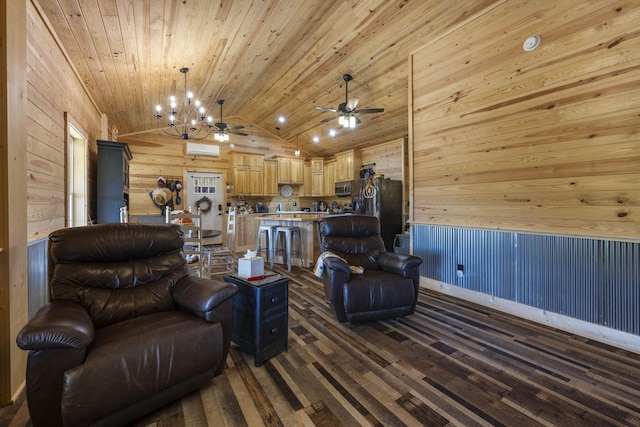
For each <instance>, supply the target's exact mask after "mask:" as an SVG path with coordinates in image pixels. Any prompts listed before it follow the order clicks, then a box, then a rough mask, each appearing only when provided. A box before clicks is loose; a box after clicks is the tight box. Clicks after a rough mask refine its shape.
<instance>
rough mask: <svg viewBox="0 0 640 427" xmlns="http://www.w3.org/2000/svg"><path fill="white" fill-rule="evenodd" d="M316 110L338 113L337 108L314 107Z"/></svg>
mask: <svg viewBox="0 0 640 427" xmlns="http://www.w3.org/2000/svg"><path fill="white" fill-rule="evenodd" d="M313 108H315V109H316V110H322V111H331V112H333V113H337V112H338V110H336V109H335V108H325V107H313Z"/></svg>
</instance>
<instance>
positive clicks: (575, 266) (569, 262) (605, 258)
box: [413, 225, 640, 335]
mask: <svg viewBox="0 0 640 427" xmlns="http://www.w3.org/2000/svg"><path fill="white" fill-rule="evenodd" d="M413 232H414V239H413V245H414V248H413V252H414V254H415V255H417V256H419V257H422V259H423V260H424V263H423V264H422V266H421V275H422V276H424V277H428V278H430V279H434V280H437V281H440V282H444V283H448V284H452V285H455V286H459V287H461V288H465V289H469V290H473V291H477V292H482V293H485V294H488V295H492V296H495V297H497V298H503V299H506V300H509V301H514V302H517V303H521V304H526V305H529V306H532V307H536V308H540V309H543V310H547V311H550V312H553V313H558V314H562V315H565V316H569V317H573V318H575V319H579V320H583V321H586V322H590V323H594V324H597V325H601V326H607V327H610V328H613V329H617V330H620V331H623V332H628V333H632V334H636V335H640V244H639V243H633V242H618V241H610V240H597V239H581V238H572V237H561V236H544V235H534V234H523V233H509V232H501V231H487V230H472V229H462V228H451V227H442V226H424V225H414V226H413ZM458 266H461V267H462V274H459V273H457V270H458Z"/></svg>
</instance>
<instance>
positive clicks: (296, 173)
mask: <svg viewBox="0 0 640 427" xmlns="http://www.w3.org/2000/svg"><path fill="white" fill-rule="evenodd" d="M291 183H292V184H304V160H302V159H291Z"/></svg>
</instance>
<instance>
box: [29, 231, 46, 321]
mask: <svg viewBox="0 0 640 427" xmlns="http://www.w3.org/2000/svg"><path fill="white" fill-rule="evenodd" d="M48 248H49V239H48V238H44V239H40V240H36V241H33V242H30V243H29V245H28V246H27V258H28V263H29V265H28V266H27V270H28V272H27V274H28V275H29V279H28V284H29V298H28V299H29V303H28V304H29V319H31V318H32V317H33V315H34V314H36V311H38V309H39V308H40V307H42V306H43V305H45V304H46V303H47V302H49V286H48V280H49V272H48V264H49V260H48V253H47V251H48Z"/></svg>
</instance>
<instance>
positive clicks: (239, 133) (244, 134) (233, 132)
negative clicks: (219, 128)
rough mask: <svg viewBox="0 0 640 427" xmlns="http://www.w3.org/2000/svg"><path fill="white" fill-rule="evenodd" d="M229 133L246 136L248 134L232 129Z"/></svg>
mask: <svg viewBox="0 0 640 427" xmlns="http://www.w3.org/2000/svg"><path fill="white" fill-rule="evenodd" d="M229 133H232V134H234V135H241V136H248V134H246V133H242V132H236V131H234V130H230V131H229Z"/></svg>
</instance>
